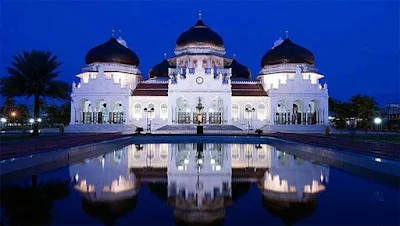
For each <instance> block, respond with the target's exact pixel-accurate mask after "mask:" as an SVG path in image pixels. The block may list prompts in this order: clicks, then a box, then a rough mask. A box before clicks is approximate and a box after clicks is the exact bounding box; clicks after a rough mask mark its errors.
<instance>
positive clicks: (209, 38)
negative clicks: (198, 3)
mask: <svg viewBox="0 0 400 226" xmlns="http://www.w3.org/2000/svg"><path fill="white" fill-rule="evenodd" d="M199 42H200V43H209V44H214V45H217V46H220V47H223V46H224V41H223V40H222V38H221V36H219V34H217V33H216V32H214V31H213V30H211V28H209V27H208V26H207V25H205V24H204V23H203V21H202V20H201V19H199V20H198V21H197V23H196V24H195V25H193V27H191V28H189V30H187V31H185V32H183V33H182V34H181V35H180V36H179V38H178V39H177V40H176V46H183V45H186V44H189V43H199Z"/></svg>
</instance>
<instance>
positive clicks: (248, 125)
mask: <svg viewBox="0 0 400 226" xmlns="http://www.w3.org/2000/svg"><path fill="white" fill-rule="evenodd" d="M255 110H256V109H255V108H246V109H245V111H246V112H247V133H249V132H250V130H251V128H250V113H253V112H254V111H255ZM251 116H253V114H251Z"/></svg>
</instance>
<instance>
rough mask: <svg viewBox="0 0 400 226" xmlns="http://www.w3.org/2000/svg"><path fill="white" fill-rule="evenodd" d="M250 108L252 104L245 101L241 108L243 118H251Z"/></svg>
mask: <svg viewBox="0 0 400 226" xmlns="http://www.w3.org/2000/svg"><path fill="white" fill-rule="evenodd" d="M252 109H253V104H251V103H246V104H245V105H244V108H243V110H244V118H245V119H251V118H252V116H253V112H251V111H249V110H252ZM254 109H255V108H254Z"/></svg>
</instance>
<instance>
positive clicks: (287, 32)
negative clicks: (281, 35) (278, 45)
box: [286, 30, 289, 38]
mask: <svg viewBox="0 0 400 226" xmlns="http://www.w3.org/2000/svg"><path fill="white" fill-rule="evenodd" d="M286 38H289V31H288V30H286Z"/></svg>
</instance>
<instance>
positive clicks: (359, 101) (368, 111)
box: [350, 94, 379, 129]
mask: <svg viewBox="0 0 400 226" xmlns="http://www.w3.org/2000/svg"><path fill="white" fill-rule="evenodd" d="M350 102H351V104H352V108H353V112H354V113H355V115H356V116H357V117H358V118H359V119H361V120H362V122H363V127H364V128H365V129H367V127H368V125H370V122H371V119H372V118H373V117H374V116H376V115H377V114H378V110H379V108H378V103H377V102H376V101H375V100H374V98H372V97H370V96H363V95H360V94H357V95H354V96H352V97H351V98H350Z"/></svg>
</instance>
